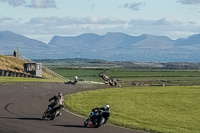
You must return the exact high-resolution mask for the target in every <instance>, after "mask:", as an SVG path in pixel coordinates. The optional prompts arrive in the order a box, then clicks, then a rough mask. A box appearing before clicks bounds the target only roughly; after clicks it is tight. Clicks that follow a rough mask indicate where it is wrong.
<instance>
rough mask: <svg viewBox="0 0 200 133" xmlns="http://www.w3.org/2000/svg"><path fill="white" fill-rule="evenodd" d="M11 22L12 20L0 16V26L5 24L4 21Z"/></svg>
mask: <svg viewBox="0 0 200 133" xmlns="http://www.w3.org/2000/svg"><path fill="white" fill-rule="evenodd" d="M10 20H13V19H12V18H9V17H5V16H0V24H1V23H3V22H5V21H10Z"/></svg>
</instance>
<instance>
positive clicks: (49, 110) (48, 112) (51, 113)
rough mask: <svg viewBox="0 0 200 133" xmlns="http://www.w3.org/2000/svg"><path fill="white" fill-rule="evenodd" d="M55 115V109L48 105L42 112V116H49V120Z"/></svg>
mask: <svg viewBox="0 0 200 133" xmlns="http://www.w3.org/2000/svg"><path fill="white" fill-rule="evenodd" d="M55 116H56V111H55V110H54V109H53V107H50V106H48V108H47V109H46V111H45V112H44V113H43V115H42V118H43V119H44V118H49V120H53V119H54V118H55Z"/></svg>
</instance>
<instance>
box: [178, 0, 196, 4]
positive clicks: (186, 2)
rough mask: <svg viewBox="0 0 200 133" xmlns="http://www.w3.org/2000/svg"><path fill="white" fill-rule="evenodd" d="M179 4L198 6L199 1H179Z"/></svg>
mask: <svg viewBox="0 0 200 133" xmlns="http://www.w3.org/2000/svg"><path fill="white" fill-rule="evenodd" d="M177 2H179V3H181V4H200V0H179V1H177Z"/></svg>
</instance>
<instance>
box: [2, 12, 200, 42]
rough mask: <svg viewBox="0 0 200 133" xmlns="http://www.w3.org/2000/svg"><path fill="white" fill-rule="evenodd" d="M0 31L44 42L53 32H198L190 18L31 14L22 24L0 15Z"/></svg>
mask: <svg viewBox="0 0 200 133" xmlns="http://www.w3.org/2000/svg"><path fill="white" fill-rule="evenodd" d="M3 30H10V31H13V32H15V33H18V34H21V35H24V36H27V37H29V38H33V39H37V40H40V41H44V42H46V43H48V42H49V41H50V40H51V39H52V37H53V36H54V35H57V36H72V35H80V34H83V33H96V34H100V35H102V34H106V33H107V32H123V33H126V34H130V35H133V36H138V35H141V34H151V35H160V36H168V37H170V38H172V39H176V38H180V37H187V36H190V35H192V34H199V31H200V25H199V24H198V23H195V22H193V21H188V22H182V21H179V20H176V19H173V18H161V19H157V20H144V19H132V20H130V21H129V22H127V21H124V20H120V19H116V18H100V17H57V16H51V17H35V18H32V19H31V20H30V21H28V22H25V23H22V22H20V19H13V18H9V17H5V16H0V31H3Z"/></svg>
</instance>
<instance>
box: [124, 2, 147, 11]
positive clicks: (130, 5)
mask: <svg viewBox="0 0 200 133" xmlns="http://www.w3.org/2000/svg"><path fill="white" fill-rule="evenodd" d="M143 4H144V3H141V2H139V3H135V2H133V3H126V4H124V5H123V7H124V8H128V9H131V10H140V7H141V6H142V5H143Z"/></svg>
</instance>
